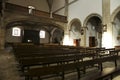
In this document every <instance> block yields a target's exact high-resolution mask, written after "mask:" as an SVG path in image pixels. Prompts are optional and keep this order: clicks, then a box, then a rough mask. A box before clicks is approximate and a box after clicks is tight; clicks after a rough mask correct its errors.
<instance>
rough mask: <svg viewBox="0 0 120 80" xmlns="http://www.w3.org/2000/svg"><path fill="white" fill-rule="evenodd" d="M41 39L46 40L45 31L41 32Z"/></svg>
mask: <svg viewBox="0 0 120 80" xmlns="http://www.w3.org/2000/svg"><path fill="white" fill-rule="evenodd" d="M40 38H45V31H44V30H41V31H40Z"/></svg>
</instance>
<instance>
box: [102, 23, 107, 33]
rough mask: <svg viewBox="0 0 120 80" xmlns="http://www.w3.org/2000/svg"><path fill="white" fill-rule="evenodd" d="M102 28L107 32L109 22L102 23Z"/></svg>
mask: <svg viewBox="0 0 120 80" xmlns="http://www.w3.org/2000/svg"><path fill="white" fill-rule="evenodd" d="M102 30H103V32H107V24H105V25H102Z"/></svg>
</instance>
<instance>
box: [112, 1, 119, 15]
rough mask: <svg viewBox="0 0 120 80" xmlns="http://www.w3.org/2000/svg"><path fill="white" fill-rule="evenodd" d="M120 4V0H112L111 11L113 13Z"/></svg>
mask: <svg viewBox="0 0 120 80" xmlns="http://www.w3.org/2000/svg"><path fill="white" fill-rule="evenodd" d="M119 6H120V0H111V1H110V10H111V11H110V13H111V14H112V13H113V12H114V10H115V9H117V7H119Z"/></svg>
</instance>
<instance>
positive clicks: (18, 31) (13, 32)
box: [12, 27, 21, 36]
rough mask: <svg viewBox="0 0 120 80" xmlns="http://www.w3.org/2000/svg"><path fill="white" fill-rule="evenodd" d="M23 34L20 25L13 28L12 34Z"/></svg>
mask: <svg viewBox="0 0 120 80" xmlns="http://www.w3.org/2000/svg"><path fill="white" fill-rule="evenodd" d="M20 34H21V29H20V28H18V27H14V28H12V36H20Z"/></svg>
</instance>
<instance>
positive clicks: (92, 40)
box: [89, 36, 95, 47]
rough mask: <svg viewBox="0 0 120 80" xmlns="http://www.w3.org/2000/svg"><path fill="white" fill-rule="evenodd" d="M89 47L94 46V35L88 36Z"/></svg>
mask: <svg viewBox="0 0 120 80" xmlns="http://www.w3.org/2000/svg"><path fill="white" fill-rule="evenodd" d="M89 47H95V37H94V36H90V37H89Z"/></svg>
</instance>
